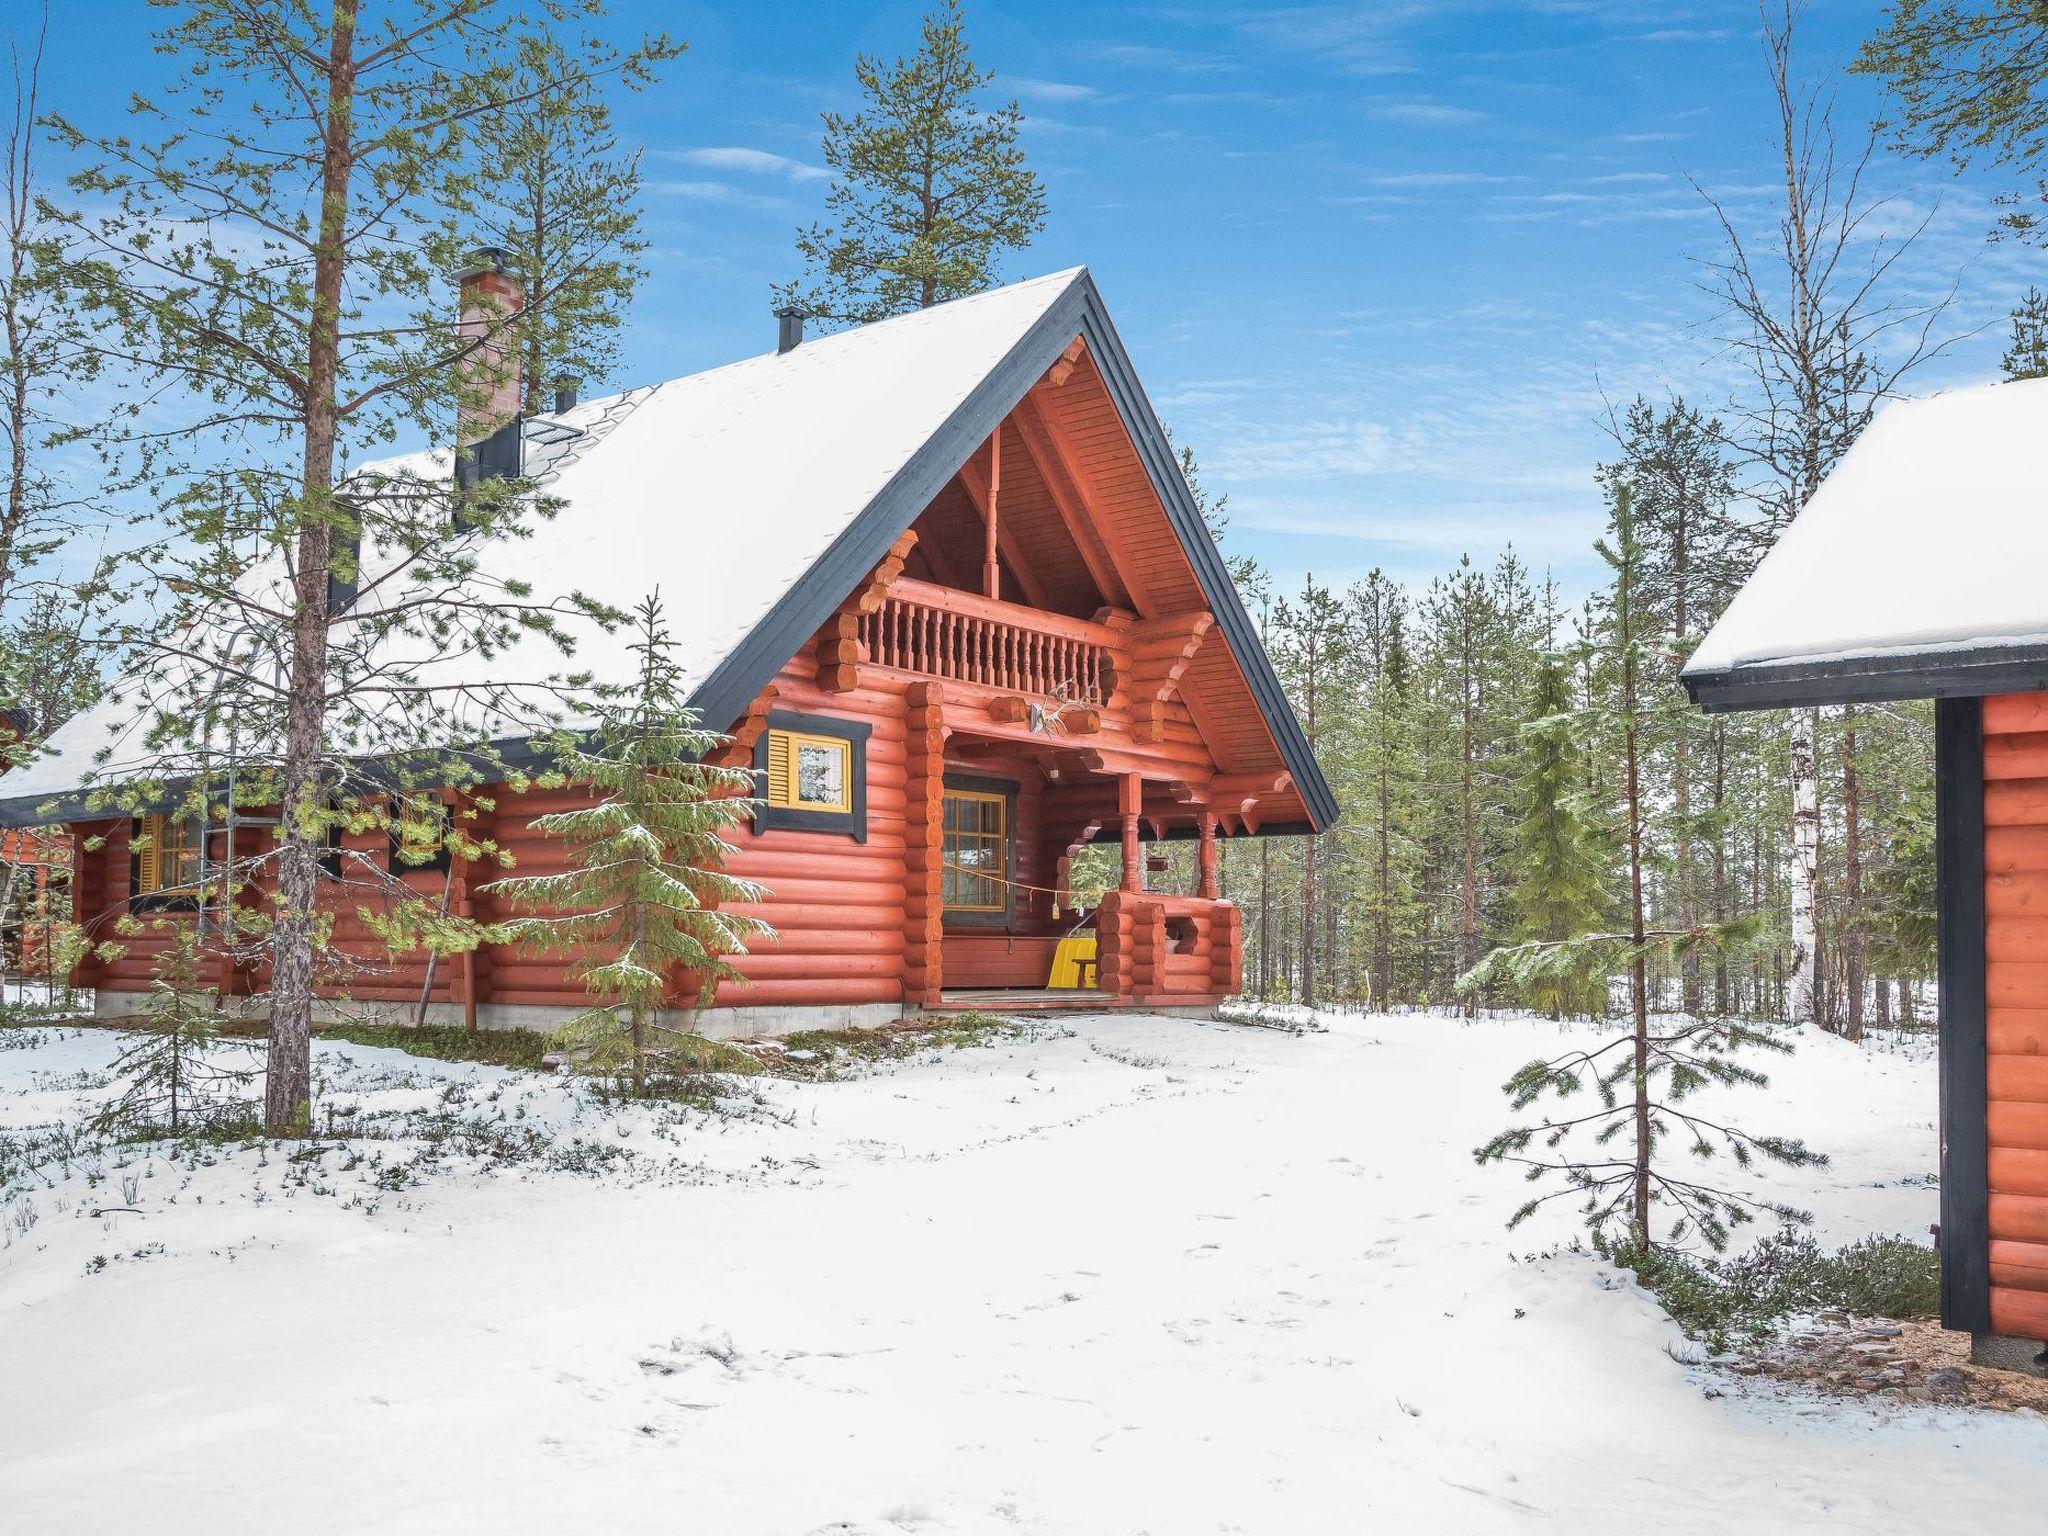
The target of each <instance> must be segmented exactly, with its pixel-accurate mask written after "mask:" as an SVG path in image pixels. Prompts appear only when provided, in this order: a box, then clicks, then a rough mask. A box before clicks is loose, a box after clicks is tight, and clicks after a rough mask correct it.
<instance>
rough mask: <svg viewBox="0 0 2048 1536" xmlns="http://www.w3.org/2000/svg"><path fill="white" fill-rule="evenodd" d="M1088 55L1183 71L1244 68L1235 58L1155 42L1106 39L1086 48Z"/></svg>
mask: <svg viewBox="0 0 2048 1536" xmlns="http://www.w3.org/2000/svg"><path fill="white" fill-rule="evenodd" d="M1087 56H1088V57H1089V58H1092V59H1099V60H1101V61H1102V62H1104V63H1107V64H1122V65H1126V66H1128V67H1131V68H1135V69H1159V70H1171V71H1173V72H1174V73H1176V74H1184V75H1228V74H1235V73H1237V72H1238V71H1239V70H1241V69H1243V68H1244V65H1243V64H1242V63H1240V62H1239V61H1238V60H1236V59H1228V58H1223V57H1220V56H1218V55H1216V54H1212V53H1205V52H1199V51H1195V50H1189V49H1182V48H1162V47H1160V46H1159V45H1158V44H1156V43H1107V44H1104V45H1103V46H1101V47H1099V48H1092V49H1089V50H1087Z"/></svg>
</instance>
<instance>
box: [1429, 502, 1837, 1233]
mask: <svg viewBox="0 0 2048 1536" xmlns="http://www.w3.org/2000/svg"><path fill="white" fill-rule="evenodd" d="M1596 548H1597V549H1598V551H1599V553H1600V556H1601V558H1602V559H1603V560H1604V561H1606V563H1607V566H1608V569H1609V571H1610V572H1611V573H1612V577H1613V581H1612V585H1611V586H1610V587H1609V588H1608V590H1607V592H1606V593H1605V594H1604V596H1603V599H1602V602H1601V605H1600V608H1599V611H1598V622H1597V623H1596V624H1595V625H1594V626H1593V628H1592V631H1591V633H1590V636H1589V638H1588V644H1589V645H1590V646H1591V647H1592V648H1593V650H1594V655H1593V656H1592V658H1591V659H1592V660H1593V661H1594V662H1595V663H1596V665H1595V669H1594V675H1595V677H1596V679H1597V693H1596V697H1595V698H1594V701H1593V702H1592V703H1591V704H1589V705H1588V706H1587V707H1586V708H1585V709H1583V710H1581V711H1578V712H1577V715H1576V717H1575V720H1576V726H1577V729H1578V730H1579V732H1580V733H1581V737H1582V739H1584V740H1586V741H1588V742H1598V743H1600V744H1602V745H1604V746H1605V748H1606V749H1607V750H1608V751H1609V752H1611V753H1613V754H1614V756H1615V757H1617V758H1618V759H1619V768H1620V775H1621V788H1622V805H1621V819H1620V824H1619V825H1618V826H1617V827H1616V828H1615V835H1616V841H1617V842H1618V844H1619V846H1620V849H1621V852H1622V854H1623V855H1624V863H1625V879H1626V885H1625V908H1624V913H1623V916H1624V920H1625V922H1626V924H1627V926H1626V927H1625V928H1624V929H1622V930H1621V931H1582V932H1580V933H1577V934H1574V935H1573V936H1572V937H1570V938H1566V939H1561V940H1552V939H1546V940H1536V941H1532V942H1529V943H1525V944H1517V945H1512V946H1508V947H1505V948H1502V949H1496V950H1495V951H1493V953H1491V954H1490V955H1488V956H1487V957H1486V959H1485V960H1483V961H1481V962H1480V964H1478V965H1476V966H1474V967H1473V968H1472V970H1470V971H1469V972H1467V973H1466V975H1465V976H1464V977H1463V978H1462V979H1461V981H1460V983H1459V985H1460V986H1461V987H1464V988H1466V989H1468V990H1472V989H1477V988H1479V987H1483V986H1485V985H1487V984H1489V983H1491V982H1496V981H1500V980H1506V981H1509V982H1511V983H1513V984H1514V985H1516V986H1517V987H1518V988H1521V989H1524V990H1527V989H1530V988H1533V987H1537V986H1541V985H1545V984H1556V983H1558V982H1561V981H1563V980H1565V979H1567V978H1574V977H1585V976H1592V975H1598V976H1601V977H1605V976H1607V975H1609V974H1611V973H1613V972H1614V971H1616V970H1621V971H1624V972H1625V973H1626V975H1627V977H1628V1000H1629V1028H1628V1029H1627V1030H1626V1031H1625V1032H1624V1033H1622V1034H1619V1035H1616V1036H1614V1037H1613V1038H1611V1039H1608V1040H1606V1041H1604V1042H1602V1043H1601V1044H1599V1045H1596V1046H1592V1047H1590V1048H1586V1049H1579V1050H1572V1051H1567V1052H1565V1053H1564V1054H1563V1055H1561V1056H1558V1057H1556V1058H1554V1059H1550V1060H1537V1061H1532V1062H1530V1063H1528V1065H1526V1066H1524V1067H1523V1068H1522V1069H1521V1070H1520V1071H1519V1072H1517V1073H1516V1074H1515V1075H1514V1076H1513V1077H1512V1078H1510V1079H1509V1080H1508V1082H1507V1084H1506V1086H1505V1089H1504V1091H1505V1092H1506V1094H1507V1095H1508V1099H1509V1102H1510V1103H1511V1104H1512V1106H1513V1107H1514V1108H1515V1109H1516V1110H1517V1111H1520V1110H1524V1109H1527V1108H1528V1107H1529V1106H1530V1105H1532V1104H1534V1103H1535V1102H1536V1101H1537V1100H1538V1099H1539V1098H1542V1097H1544V1096H1545V1095H1555V1096H1556V1097H1558V1098H1560V1099H1569V1098H1573V1097H1574V1096H1576V1095H1578V1094H1579V1093H1581V1092H1582V1091H1583V1090H1586V1089H1588V1088H1590V1089H1591V1090H1592V1092H1593V1093H1594V1095H1595V1096H1596V1097H1597V1099H1598V1103H1597V1105H1595V1106H1594V1107H1593V1108H1591V1109H1590V1110H1587V1111H1585V1112H1584V1113H1580V1114H1575V1115H1571V1116H1568V1117H1566V1118H1564V1119H1558V1120H1552V1119H1549V1118H1547V1117H1546V1118H1545V1119H1544V1120H1543V1121H1542V1122H1541V1123H1539V1124H1533V1125H1532V1124H1523V1125H1516V1126H1511V1127H1509V1128H1508V1129H1507V1130H1504V1131H1502V1132H1501V1133H1500V1134H1499V1135H1497V1136H1495V1137H1493V1138H1492V1140H1490V1141H1488V1142H1487V1143H1486V1144H1485V1145H1484V1146H1482V1147H1479V1148H1478V1149H1476V1150H1475V1152H1474V1154H1473V1155H1474V1157H1475V1158H1476V1159H1477V1160H1478V1161H1479V1162H1481V1163H1494V1162H1507V1163H1515V1164H1518V1165H1519V1166H1520V1167H1521V1168H1522V1169H1523V1170H1524V1173H1525V1176H1526V1177H1527V1178H1528V1180H1529V1181H1530V1182H1531V1183H1540V1182H1543V1181H1545V1180H1555V1181H1557V1182H1558V1183H1559V1185H1560V1186H1561V1187H1558V1188H1554V1189H1552V1190H1551V1191H1549V1192H1548V1193H1546V1194H1542V1195H1537V1196H1534V1197H1532V1198H1530V1199H1529V1200H1527V1201H1525V1202H1524V1203H1523V1204H1522V1205H1521V1206H1520V1207H1519V1208H1518V1209H1517V1210H1516V1212H1515V1214H1514V1216H1513V1217H1512V1218H1511V1219H1510V1221H1509V1223H1508V1225H1509V1226H1510V1227H1513V1226H1518V1225H1520V1224H1521V1223H1522V1222H1523V1221H1525V1220H1527V1219H1528V1217H1530V1216H1531V1215H1533V1214H1534V1213H1535V1211H1536V1210H1537V1209H1538V1207H1540V1206H1541V1205H1543V1204H1544V1203H1545V1202H1546V1201H1549V1200H1553V1199H1556V1198H1558V1197H1559V1196H1560V1195H1568V1194H1572V1193H1578V1194H1580V1195H1582V1196H1583V1197H1584V1204H1583V1205H1582V1207H1581V1210H1582V1212H1583V1214H1584V1216H1585V1221H1586V1225H1587V1226H1588V1227H1589V1228H1590V1229H1591V1230H1592V1232H1593V1235H1594V1240H1595V1242H1596V1244H1597V1245H1598V1246H1599V1247H1600V1248H1601V1250H1602V1251H1603V1252H1618V1253H1621V1254H1623V1255H1625V1256H1644V1255H1647V1254H1648V1253H1649V1252H1650V1251H1651V1250H1652V1249H1653V1248H1654V1247H1655V1246H1656V1244H1657V1242H1658V1234H1657V1233H1656V1232H1655V1231H1654V1229H1653V1225H1652V1223H1653V1220H1654V1219H1655V1216H1656V1213H1657V1212H1658V1210H1659V1208H1662V1209H1663V1210H1664V1211H1667V1212H1668V1213H1669V1214H1670V1216H1671V1220H1670V1222H1669V1224H1668V1226H1667V1227H1666V1228H1665V1230H1664V1233H1663V1234H1662V1236H1663V1239H1664V1240H1665V1241H1669V1242H1673V1243H1676V1242H1681V1241H1684V1240H1685V1239H1687V1238H1688V1237H1690V1236H1692V1235H1694V1234H1697V1235H1698V1236H1699V1237H1701V1238H1703V1239H1704V1240H1705V1241H1706V1243H1707V1244H1708V1245H1709V1246H1710V1247H1712V1248H1713V1249H1715V1250H1716V1251H1717V1252H1718V1251H1719V1250H1720V1249H1722V1248H1724V1247H1725V1246H1726V1245H1727V1242H1728V1238H1729V1235H1730V1232H1731V1230H1732V1229H1733V1228H1734V1227H1736V1226H1738V1225H1741V1224H1743V1223H1745V1222H1748V1221H1751V1220H1753V1219H1754V1218H1755V1216H1756V1214H1757V1213H1758V1212H1769V1213H1770V1214H1772V1215H1774V1216H1777V1217H1778V1218H1780V1219H1782V1220H1785V1221H1787V1222H1802V1221H1804V1220H1806V1219H1807V1218H1806V1216H1805V1213H1803V1212H1800V1211H1797V1210H1794V1209H1792V1208H1791V1207H1789V1206H1786V1205H1784V1204H1782V1203H1780V1202H1777V1201H1774V1200H1771V1199H1769V1198H1767V1197H1765V1196H1762V1195H1757V1194H1751V1193H1749V1192H1747V1191H1743V1190H1737V1189H1729V1188H1726V1187H1722V1186H1717V1185H1712V1184H1708V1183H1705V1182H1702V1181H1701V1180H1699V1179H1695V1178H1688V1177H1684V1176H1682V1175H1680V1174H1679V1173H1676V1172H1674V1171H1673V1170H1672V1168H1671V1166H1670V1162H1669V1159H1668V1157H1661V1158H1660V1156H1659V1149H1660V1148H1663V1147H1666V1146H1667V1145H1668V1144H1670V1143H1673V1142H1676V1143H1678V1144H1679V1145H1682V1146H1683V1147H1684V1149H1685V1150H1686V1151H1688V1152H1689V1153H1691V1154H1692V1155H1693V1156H1694V1157H1696V1158H1698V1159H1700V1160H1702V1161H1704V1160H1706V1159H1708V1158H1712V1157H1714V1156H1716V1155H1717V1154H1721V1153H1726V1154H1727V1155H1728V1156H1729V1157H1730V1158H1732V1159H1733V1161H1734V1162H1735V1164H1736V1166H1737V1167H1738V1168H1744V1169H1746V1168H1748V1167H1749V1166H1750V1165H1751V1164H1752V1163H1753V1162H1754V1161H1755V1160H1756V1159H1758V1158H1763V1159H1765V1160H1768V1161H1772V1162H1779V1163H1786V1164H1790V1165H1793V1166H1800V1167H1803V1166H1812V1165H1816V1164H1824V1163H1825V1162H1826V1161H1827V1159H1826V1158H1825V1157H1824V1156H1823V1155H1822V1154H1820V1153H1817V1152H1814V1151H1813V1150H1811V1149H1810V1148H1808V1147H1807V1146H1806V1144H1805V1143H1804V1142H1802V1141H1799V1140H1796V1139H1794V1138H1791V1137H1784V1136H1760V1135H1756V1134H1753V1133H1751V1132H1748V1131H1745V1130H1743V1129H1741V1128H1740V1127H1737V1126H1735V1125H1732V1124H1729V1123H1728V1122H1726V1121H1724V1120H1720V1119H1718V1118H1714V1117H1710V1116H1708V1115H1705V1114H1702V1113H1700V1112H1699V1111H1698V1110H1696V1109H1695V1108H1694V1107H1693V1103H1692V1101H1693V1096H1694V1095H1695V1094H1697V1093H1698V1092H1699V1091H1700V1090H1701V1089H1703V1088H1706V1087H1709V1086H1720V1087H1738V1086H1743V1085H1749V1086H1754V1087H1762V1086H1764V1085H1765V1083H1766V1082H1767V1081H1768V1080H1767V1079H1766V1078H1765V1077H1764V1075H1763V1074H1762V1073H1761V1072H1758V1071H1757V1070H1756V1069H1755V1068H1754V1067H1751V1066H1749V1065H1747V1064H1746V1063H1744V1062H1742V1061H1740V1060H1738V1059H1736V1058H1737V1056H1738V1053H1740V1052H1742V1051H1744V1050H1746V1049H1751V1048H1757V1049H1765V1050H1776V1051H1781V1052H1784V1051H1789V1050H1790V1049H1791V1048H1790V1046H1788V1045H1787V1044H1785V1042H1783V1041H1781V1040H1779V1039H1777V1038H1776V1037H1775V1036H1773V1035H1771V1034H1769V1033H1767V1032H1766V1031H1764V1030H1762V1029H1759V1028H1756V1027H1754V1026H1752V1025H1749V1024H1746V1023H1744V1022H1742V1021H1740V1020H1735V1019H1702V1018H1694V1017H1690V1016H1686V1015H1677V1016H1673V1017H1670V1018H1669V1019H1668V1020H1665V1019H1657V1020H1654V1021H1653V1019H1652V1017H1651V1013H1650V978H1649V961H1650V959H1651V958H1652V957H1653V956H1656V957H1660V958H1662V959H1663V960H1665V961H1666V962H1667V963H1673V964H1676V963H1679V962H1682V961H1683V960H1684V959H1685V957H1686V956H1687V955H1688V954H1689V953H1691V952H1692V951H1693V950H1695V949H1696V948H1699V947H1702V946H1713V945H1739V944H1742V943H1746V942H1749V941H1751V940H1753V939H1754V937H1755V934H1756V932H1757V930H1758V928H1759V927H1760V920H1758V919H1755V918H1751V919H1746V920H1743V921H1741V922H1737V923H1732V924H1724V925H1720V926H1718V927H1714V928H1705V927H1703V928H1696V929H1692V930H1684V929H1653V928H1651V927H1650V926H1649V924H1648V920H1647V916H1646V910H1647V908H1646V901H1645V889H1644V874H1645V869H1646V866H1647V865H1648V863H1649V861H1650V859H1651V858H1652V857H1653V855H1654V851H1655V850H1654V849H1653V848H1652V846H1651V838H1652V836H1653V835H1654V834H1658V833H1660V832H1662V831H1663V830H1664V829H1663V828H1662V827H1661V826H1660V825H1659V823H1660V821H1661V819H1662V817H1660V815H1659V813H1658V812H1657V811H1656V810H1655V808H1654V807H1653V805H1652V803H1651V801H1650V800H1649V797H1648V796H1647V795H1646V794H1645V791H1644V780H1643V771H1642V770H1643V763H1644V759H1645V758H1646V757H1647V756H1648V755H1649V753H1650V752H1651V750H1652V749H1653V747H1654V746H1655V745H1656V743H1657V742H1658V741H1659V740H1660V739H1663V738H1664V737H1666V736H1668V733H1669V731H1670V729H1671V720H1670V717H1671V716H1672V715H1673V714H1674V712H1675V711H1677V710H1679V709H1680V708H1682V707H1683V706H1682V705H1681V704H1680V703H1679V702H1678V701H1677V697H1676V692H1675V690H1674V689H1673V688H1672V687H1671V686H1670V685H1669V682H1668V679H1660V677H1659V676H1658V673H1659V671H1660V670H1668V668H1669V657H1670V655H1671V654H1672V653H1671V652H1670V650H1669V647H1668V645H1667V644H1666V643H1665V641H1664V639H1663V638H1662V637H1657V636H1654V635H1653V634H1652V632H1651V631H1650V629H1649V628H1648V626H1647V623H1646V619H1647V608H1646V605H1645V603H1644V598H1643V592H1642V587H1641V577H1642V571H1643V565H1644V543H1643V539H1642V536H1641V532H1640V529H1639V526H1638V523H1637V519H1636V515H1635V510H1634V500H1633V493H1632V490H1631V488H1630V486H1629V485H1628V483H1627V482H1626V481H1625V480H1624V481H1618V482H1616V483H1615V484H1614V486H1613V487H1612V509H1611V517H1610V520H1609V523H1608V532H1607V536H1606V537H1605V538H1604V539H1602V540H1601V541H1600V542H1599V543H1598V545H1596ZM1595 915H1596V914H1591V913H1589V914H1588V916H1589V917H1590V916H1595ZM1581 1138H1589V1139H1590V1141H1591V1143H1592V1146H1591V1148H1590V1149H1586V1150H1580V1145H1581V1142H1580V1139H1581ZM1610 1147H1611V1148H1613V1152H1612V1155H1608V1149H1609V1148H1610ZM1617 1227H1619V1228H1620V1229H1621V1237H1620V1241H1619V1242H1616V1241H1615V1240H1614V1232H1615V1229H1616V1228H1617Z"/></svg>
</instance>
